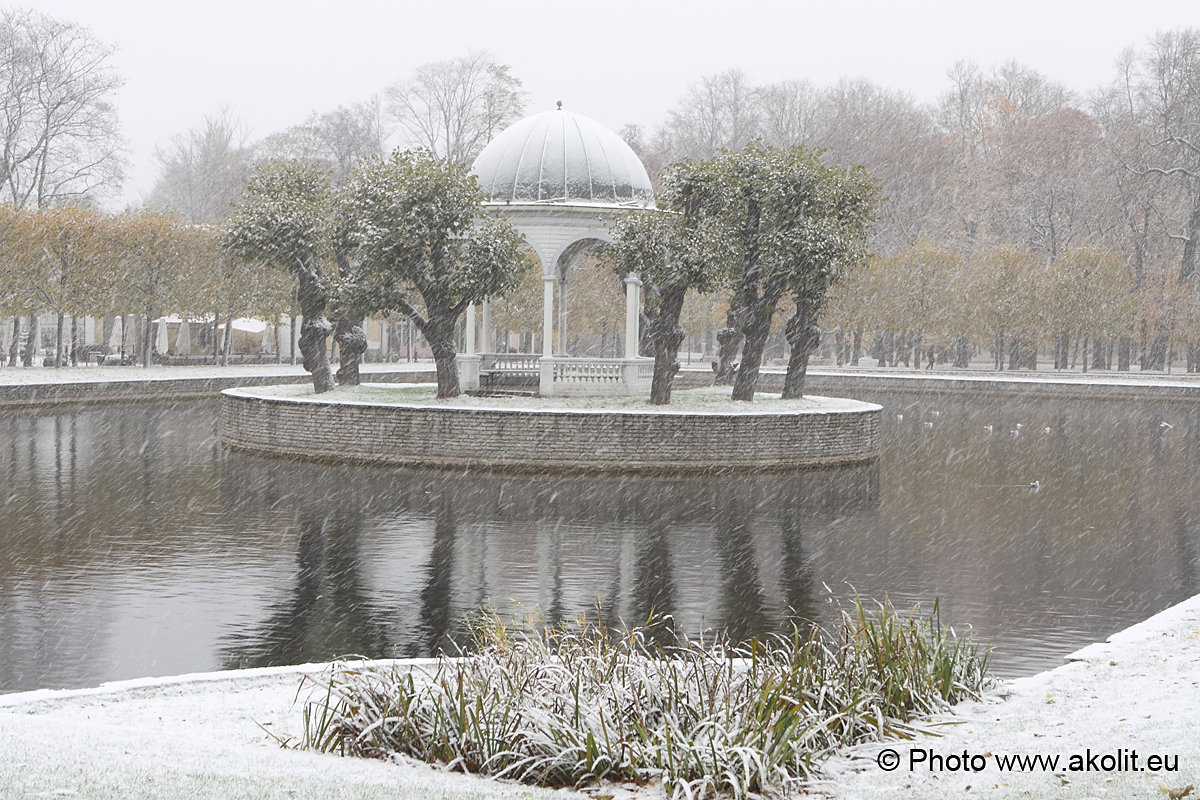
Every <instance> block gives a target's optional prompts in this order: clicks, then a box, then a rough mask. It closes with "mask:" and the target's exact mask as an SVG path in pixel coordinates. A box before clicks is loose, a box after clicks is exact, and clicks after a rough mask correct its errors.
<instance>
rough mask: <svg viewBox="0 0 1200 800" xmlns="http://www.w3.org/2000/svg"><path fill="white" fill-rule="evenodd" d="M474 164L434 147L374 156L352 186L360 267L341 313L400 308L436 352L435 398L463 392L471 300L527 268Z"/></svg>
mask: <svg viewBox="0 0 1200 800" xmlns="http://www.w3.org/2000/svg"><path fill="white" fill-rule="evenodd" d="M482 202H483V193H482V191H480V189H479V185H478V183H476V181H475V178H474V176H472V175H471V174H470V172H469V169H468V167H467V166H466V165H465V164H463V163H462V162H460V161H456V160H453V159H439V158H437V157H435V156H434V155H433V153H432V152H430V151H429V150H408V151H400V150H397V151H395V152H393V153H392V154H391V155H390V156H389V157H387V158H375V159H368V160H366V161H364V162H362V163H361V164H360V165H359V166H358V168H357V169H356V170H355V171H354V174H353V175H352V176H351V178H350V180H349V182H348V183H347V185H346V187H345V193H344V195H343V198H342V212H341V213H342V214H344V216H345V218H346V220H347V221H348V228H347V230H348V231H349V236H350V239H351V241H352V243H353V244H354V246H355V251H354V256H355V259H356V260H357V262H358V269H357V270H356V272H355V273H354V276H353V279H352V280H346V281H344V282H342V283H341V284H340V285H339V287H338V302H339V306H340V307H341V308H342V311H343V313H345V314H346V316H348V317H351V318H353V317H356V316H361V315H365V314H372V313H377V312H390V311H396V312H399V313H401V314H404V315H405V316H407V317H408V318H409V319H411V320H412V321H413V324H414V325H416V326H417V329H418V330H420V331H421V333H422V335H424V337H425V339H426V340H427V341H428V342H429V344H430V347H431V348H432V349H433V358H434V363H435V366H436V368H437V383H438V389H437V392H438V397H455V396H457V395H458V394H459V392H460V388H459V382H458V365H457V364H456V362H455V353H456V351H457V348H456V346H455V340H454V334H455V325H456V324H457V322H458V318H459V316H460V315H461V314H462V312H463V311H465V310H466V308H467V306H468V305H470V304H471V303H477V302H480V301H482V300H483V299H484V298H486V297H494V296H497V295H503V294H504V293H506V292H508V291H510V290H512V289H513V288H515V287H516V285H517V282H518V279H519V277H520V273H521V270H522V269H523V268H524V266H525V259H526V257H527V256H526V255H525V251H524V249H523V247H522V241H521V236H520V234H519V233H518V232H517V230H516V229H515V228H513V227H512V225H510V224H508V223H507V222H505V221H503V220H500V219H496V218H493V217H488V216H486V215H485V213H484V210H483V206H482Z"/></svg>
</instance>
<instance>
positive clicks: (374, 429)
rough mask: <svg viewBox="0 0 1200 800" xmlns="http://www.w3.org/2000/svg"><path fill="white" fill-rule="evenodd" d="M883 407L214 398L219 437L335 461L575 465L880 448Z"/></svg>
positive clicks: (687, 464) (708, 463)
mask: <svg viewBox="0 0 1200 800" xmlns="http://www.w3.org/2000/svg"><path fill="white" fill-rule="evenodd" d="M880 410H881V409H880V407H879V406H876V405H871V404H867V403H863V404H859V405H858V406H857V407H856V408H855V410H853V411H844V412H834V413H787V414H759V413H756V414H712V413H703V414H701V413H697V414H676V413H670V414H660V413H625V412H602V411H579V412H574V411H569V412H568V411H525V410H511V409H472V408H433V407H423V406H373V405H366V404H353V403H332V402H309V401H297V400H291V399H275V398H263V397H257V396H254V395H251V394H248V393H244V392H239V391H238V390H236V389H231V390H228V391H226V392H223V393H222V397H221V412H220V413H221V421H220V430H221V439H222V441H223V442H225V443H226V444H228V445H230V446H232V447H235V448H239V449H245V450H252V451H257V452H265V453H272V454H276V455H287V456H296V457H303V458H315V459H329V460H340V461H353V462H366V463H382V464H414V465H416V464H421V465H432V466H445V467H455V466H493V467H512V468H523V469H535V470H540V469H566V470H582V471H617V472H619V471H635V472H649V471H658V470H675V471H679V470H682V471H713V470H730V469H731V470H737V469H794V468H798V467H817V466H826V465H833V464H849V463H856V462H863V461H870V460H873V459H875V458H877V457H878V456H879V450H880V437H879V428H880V418H879V413H880Z"/></svg>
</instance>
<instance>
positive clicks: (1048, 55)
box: [34, 0, 1200, 204]
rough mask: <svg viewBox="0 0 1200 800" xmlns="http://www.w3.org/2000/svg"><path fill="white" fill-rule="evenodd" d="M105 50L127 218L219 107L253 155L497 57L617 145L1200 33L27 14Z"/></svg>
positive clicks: (1129, 19)
mask: <svg viewBox="0 0 1200 800" xmlns="http://www.w3.org/2000/svg"><path fill="white" fill-rule="evenodd" d="M34 6H35V7H36V8H37V9H38V10H40V11H42V12H44V13H46V14H49V15H51V16H54V17H58V18H60V19H66V20H72V21H75V22H78V23H81V24H83V25H85V26H87V27H88V28H90V29H91V30H92V32H93V33H94V34H95V35H96V36H97V37H99V38H100V39H102V40H104V41H106V42H108V43H110V44H113V45H116V47H117V48H118V52H117V54H116V56H115V66H116V69H117V71H118V72H119V73H120V75H121V76H122V77H123V78H124V79H125V85H124V87H123V88H122V90H121V92H120V94H119V96H118V98H117V102H118V106H119V111H120V116H121V121H122V124H123V127H124V133H125V137H126V140H127V141H128V144H129V160H130V177H129V181H128V184H127V186H126V189H125V192H124V195H123V201H124V202H125V203H134V204H136V203H138V202H139V201H140V199H141V198H143V197H144V196H145V195H146V194H147V193H148V192H149V190H150V187H151V186H152V184H153V182H154V179H155V176H156V174H157V163H156V161H155V159H154V151H155V148H156V147H158V146H161V145H163V144H165V143H166V142H167V141H169V140H170V138H171V137H172V136H173V135H175V134H177V133H181V132H183V131H186V130H187V129H188V128H191V127H193V126H195V125H197V124H198V123H200V122H201V121H202V120H203V118H204V116H205V115H206V114H209V113H212V112H214V111H216V110H217V109H219V108H220V107H221V106H223V105H224V106H228V107H229V108H230V110H231V111H232V112H233V113H234V115H235V116H236V117H237V118H239V119H240V120H242V121H243V122H244V123H245V124H246V126H247V127H248V129H249V134H250V137H251V138H252V139H257V138H260V137H262V136H265V135H267V134H269V133H271V132H273V131H276V130H279V129H281V128H284V127H286V126H288V125H292V124H295V123H297V122H300V121H302V120H303V119H304V118H305V117H306V116H307V115H308V114H310V113H311V112H313V111H326V110H329V109H332V108H334V107H336V106H338V105H341V104H345V103H349V102H353V101H356V100H362V99H365V98H367V97H369V96H370V95H372V94H375V93H377V92H379V91H380V90H382V88H383V87H384V86H386V85H387V84H389V83H391V82H393V81H395V80H397V79H401V78H406V77H408V76H409V75H410V74H411V72H412V70H413V68H414V67H416V66H417V65H419V64H423V63H426V62H429V61H437V60H441V59H445V58H452V57H454V56H458V55H462V54H464V53H466V52H468V51H469V50H473V49H486V50H489V51H491V52H492V53H493V54H494V55H495V56H496V57H497V58H498V60H499V61H501V62H502V63H507V64H509V65H510V66H511V67H512V69H513V73H514V74H515V75H516V76H517V77H519V78H520V79H521V80H522V81H523V82H524V84H525V88H526V90H527V91H528V100H529V105H528V108H529V111H530V112H531V113H532V112H535V111H541V110H545V109H550V108H553V107H554V101H555V100H558V99H562V100H563V101H564V102H565V105H566V106H567V107H568V108H570V109H571V110H573V111H576V112H578V113H581V114H585V115H587V116H590V117H593V118H594V119H596V120H598V121H600V122H602V123H603V124H605V125H607V126H609V127H610V128H613V129H618V128H620V127H621V126H622V125H624V124H625V123H628V122H637V123H640V124H642V125H644V126H647V127H649V128H653V127H655V126H657V125H658V124H659V123H661V122H662V121H663V119H664V118H665V115H666V112H667V110H668V109H669V108H670V107H671V106H672V105H674V104H675V102H676V101H677V100H678V99H679V97H680V96H681V95H682V94H683V93H684V91H685V90H686V89H687V87H688V86H689V85H690V84H691V83H693V82H694V81H696V80H698V79H699V78H700V77H701V76H702V75H709V74H712V73H715V72H720V71H722V70H725V69H729V68H731V67H740V68H741V69H743V70H745V72H746V73H747V74H748V75H749V77H750V79H751V80H752V81H754V82H755V83H768V82H772V81H776V80H781V79H787V78H804V79H807V80H809V81H811V82H812V83H814V84H816V85H819V86H820V85H826V84H829V83H832V82H834V81H836V80H837V79H838V78H840V77H866V78H869V79H871V80H873V81H875V82H876V83H879V84H881V85H884V86H887V87H890V88H895V89H900V90H903V91H906V92H908V93H909V94H911V95H912V96H913V97H915V98H916V99H917V100H919V101H923V102H927V101H933V100H934V99H935V98H936V97H937V96H938V95H939V94H940V93H941V92H942V91H944V89H945V88H946V85H947V84H946V71H947V70H948V69H949V68H950V67H951V66H952V65H953V64H954V62H955V61H957V60H960V59H969V60H973V61H975V62H977V63H979V64H980V65H981V66H984V67H990V66H993V65H995V64H999V63H1002V62H1004V61H1007V60H1010V59H1015V60H1017V61H1020V62H1022V63H1024V64H1027V65H1029V66H1031V67H1034V68H1035V69H1038V70H1039V71H1041V72H1043V73H1044V74H1046V75H1047V76H1049V77H1050V78H1052V79H1054V80H1057V81H1060V82H1062V83H1065V84H1066V85H1067V86H1069V87H1071V88H1073V89H1076V90H1078V91H1081V92H1086V91H1090V90H1091V89H1093V88H1095V87H1096V86H1098V85H1100V84H1102V83H1105V82H1107V81H1108V80H1110V79H1111V77H1112V75H1113V61H1114V59H1115V58H1116V57H1117V55H1118V54H1119V53H1120V52H1121V50H1122V49H1124V48H1125V47H1128V46H1131V45H1138V46H1140V45H1142V44H1143V43H1144V42H1145V41H1146V39H1147V37H1149V36H1151V35H1153V34H1154V33H1155V32H1156V31H1158V30H1169V29H1173V28H1184V27H1195V26H1198V25H1200V5H1198V4H1197V2H1196V0H1125V1H1124V2H1114V1H1113V0H1091V1H1090V2H1064V1H1056V0H1032V1H1028V0H1002V1H1001V0H993V2H989V3H979V2H970V0H956V1H954V2H941V1H939V2H902V1H901V0H894V1H893V2H887V1H886V0H823V1H822V2H809V1H808V0H805V1H804V2H782V1H779V2H766V1H765V0H741V1H740V2H731V1H728V0H727V1H725V2H718V1H717V0H690V1H689V2H682V1H681V0H657V1H656V0H604V1H603V2H596V1H594V0H487V1H486V2H485V1H484V0H476V1H475V2H467V1H466V0H425V2H410V1H409V0H392V1H391V2H383V1H380V0H339V1H338V2H316V1H314V0H291V2H287V3H285V2H281V1H280V0H271V1H270V2H268V1H267V0H199V1H198V2H192V3H188V4H187V5H186V6H185V5H183V4H176V3H170V2H163V1H162V0H36V2H35V3H34Z"/></svg>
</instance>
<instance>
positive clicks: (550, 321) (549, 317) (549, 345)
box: [542, 274, 554, 358]
mask: <svg viewBox="0 0 1200 800" xmlns="http://www.w3.org/2000/svg"><path fill="white" fill-rule="evenodd" d="M542 355H543V356H544V357H545V358H553V357H554V275H553V274H550V275H543V276H542Z"/></svg>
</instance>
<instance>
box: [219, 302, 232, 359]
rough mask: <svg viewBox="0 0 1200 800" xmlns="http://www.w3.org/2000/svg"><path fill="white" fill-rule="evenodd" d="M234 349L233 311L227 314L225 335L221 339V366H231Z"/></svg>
mask: <svg viewBox="0 0 1200 800" xmlns="http://www.w3.org/2000/svg"><path fill="white" fill-rule="evenodd" d="M232 351H233V312H232V311H230V312H229V313H228V314H226V315H225V335H224V336H223V337H222V340H221V366H222V367H228V366H229V354H230V353H231V352H232Z"/></svg>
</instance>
